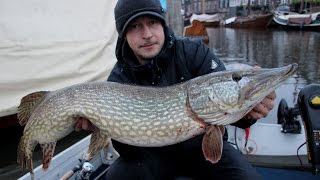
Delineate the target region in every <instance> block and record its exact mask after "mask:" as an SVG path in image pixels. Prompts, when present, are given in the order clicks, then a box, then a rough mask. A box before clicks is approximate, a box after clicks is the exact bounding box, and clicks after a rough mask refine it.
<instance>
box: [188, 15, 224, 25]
mask: <svg viewBox="0 0 320 180" xmlns="http://www.w3.org/2000/svg"><path fill="white" fill-rule="evenodd" d="M220 19H221V18H220V15H219V14H212V15H211V14H199V15H198V14H195V13H193V14H192V15H191V17H190V24H192V22H193V21H194V20H197V21H199V22H201V23H202V24H203V25H204V26H205V27H207V28H213V27H219V26H220Z"/></svg>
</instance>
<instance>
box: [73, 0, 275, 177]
mask: <svg viewBox="0 0 320 180" xmlns="http://www.w3.org/2000/svg"><path fill="white" fill-rule="evenodd" d="M114 13H115V21H116V28H117V31H118V34H119V37H118V42H117V47H116V56H117V59H118V62H117V63H116V65H115V66H114V68H113V70H112V72H111V74H110V76H109V77H108V81H113V82H120V83H124V84H135V85H143V86H161V87H163V86H169V85H173V84H177V83H182V82H185V81H187V80H190V79H192V78H195V77H198V76H202V75H204V74H208V73H212V72H218V71H224V70H225V66H224V65H223V63H222V62H221V61H220V60H219V59H218V58H217V57H216V56H215V55H214V54H213V52H211V50H210V49H209V48H208V47H207V46H206V45H204V44H202V43H201V42H200V41H197V40H191V39H187V38H178V37H176V36H174V34H173V32H172V31H171V29H170V28H169V27H168V26H167V24H166V22H165V12H164V10H163V8H162V7H161V4H160V3H159V0H139V1H132V0H118V2H117V5H116V7H115V10H114ZM275 97H276V94H275V92H274V91H273V92H272V93H271V94H269V95H268V96H267V97H266V98H265V99H263V100H262V101H261V102H260V103H259V104H257V105H256V106H255V107H254V108H253V109H252V110H251V111H250V112H249V113H247V114H246V116H245V117H243V118H242V119H240V120H239V121H238V122H236V123H234V124H233V125H234V126H237V127H240V128H247V127H250V126H251V125H252V124H254V123H255V122H256V120H257V119H260V118H263V117H265V116H267V115H268V113H269V112H270V110H271V109H272V108H273V106H274V99H275ZM129 106H130V105H129ZM169 120H170V119H168V121H169ZM75 128H76V130H79V129H85V130H90V129H93V128H94V126H93V125H92V124H91V123H90V121H88V120H87V119H85V118H81V119H80V120H79V121H78V122H77V124H76V125H75ZM203 136H204V134H200V135H197V136H195V137H193V138H191V139H189V140H187V141H184V142H181V143H178V144H173V145H168V146H164V147H138V146H132V145H128V144H125V143H121V142H118V141H116V140H112V143H113V146H114V147H115V149H116V150H117V151H118V152H119V154H120V158H119V159H117V160H116V162H115V163H114V164H113V165H112V166H111V168H110V169H109V170H108V172H107V174H106V179H108V180H114V179H117V180H118V179H145V180H152V179H161V180H162V179H175V178H178V177H188V178H192V179H240V180H245V179H250V180H253V179H260V176H259V175H258V174H257V173H256V171H255V169H254V168H253V167H252V166H251V165H250V164H249V163H248V162H247V161H246V159H245V158H244V157H243V156H242V155H241V153H240V152H238V151H237V150H236V149H234V148H233V147H232V146H231V145H230V144H229V143H227V133H225V135H224V136H223V141H224V143H223V149H222V156H221V159H220V160H219V161H218V162H217V163H215V164H213V163H211V162H209V161H207V160H206V159H205V158H204V156H203V152H202V150H201V149H202V139H203Z"/></svg>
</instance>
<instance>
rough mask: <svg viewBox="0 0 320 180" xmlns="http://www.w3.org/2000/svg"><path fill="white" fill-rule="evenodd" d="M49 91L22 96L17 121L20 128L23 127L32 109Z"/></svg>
mask: <svg viewBox="0 0 320 180" xmlns="http://www.w3.org/2000/svg"><path fill="white" fill-rule="evenodd" d="M48 92H49V91H38V92H34V93H31V94H28V95H26V96H24V97H23V98H22V99H21V101H20V105H19V107H18V114H17V115H18V120H19V123H20V125H21V126H24V125H25V124H26V123H27V122H28V119H29V118H30V115H31V113H32V111H33V109H34V107H35V106H36V105H37V104H38V103H39V102H40V100H41V99H42V98H43V97H44V96H45V94H47V93H48Z"/></svg>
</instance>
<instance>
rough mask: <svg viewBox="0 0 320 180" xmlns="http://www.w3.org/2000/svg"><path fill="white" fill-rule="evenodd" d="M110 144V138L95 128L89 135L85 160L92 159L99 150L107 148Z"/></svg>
mask: <svg viewBox="0 0 320 180" xmlns="http://www.w3.org/2000/svg"><path fill="white" fill-rule="evenodd" d="M109 142H110V138H108V136H107V135H106V134H104V133H102V132H101V131H100V130H99V129H98V128H96V129H95V130H94V131H93V133H92V134H91V139H90V145H89V149H88V152H87V156H86V157H85V159H86V160H90V159H91V158H93V157H94V156H95V155H96V154H97V153H98V152H99V151H100V150H102V149H103V148H105V147H107V146H108V144H109Z"/></svg>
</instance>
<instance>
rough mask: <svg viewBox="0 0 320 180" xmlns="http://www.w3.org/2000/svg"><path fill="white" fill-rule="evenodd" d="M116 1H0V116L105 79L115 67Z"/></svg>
mask: <svg viewBox="0 0 320 180" xmlns="http://www.w3.org/2000/svg"><path fill="white" fill-rule="evenodd" d="M115 4H116V0H94V1H92V0H68V1H65V0H28V1H19V0H1V1H0V72H1V75H0V117H2V116H6V115H10V114H14V113H16V109H17V106H18V105H19V103H20V99H21V98H22V97H23V96H25V95H27V94H29V93H32V92H35V91H51V90H56V89H59V88H63V87H66V86H69V85H72V84H77V83H82V82H87V81H100V80H101V81H102V80H106V78H107V76H108V73H109V72H110V70H111V68H112V67H113V65H114V63H115V62H116V58H115V53H114V52H115V44H116V40H117V32H116V28H115V23H114V15H113V8H114V6H115Z"/></svg>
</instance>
